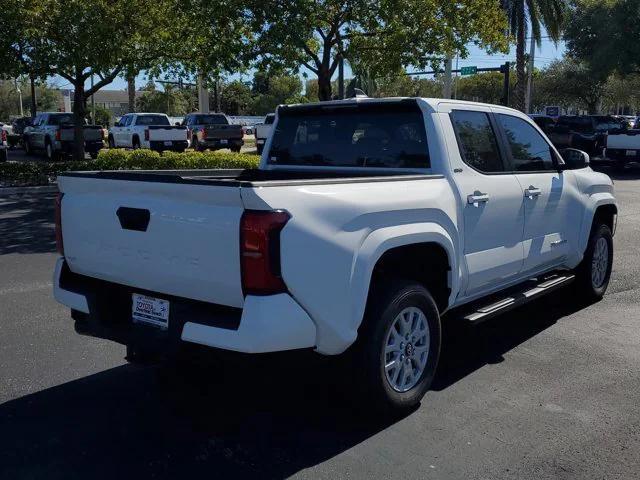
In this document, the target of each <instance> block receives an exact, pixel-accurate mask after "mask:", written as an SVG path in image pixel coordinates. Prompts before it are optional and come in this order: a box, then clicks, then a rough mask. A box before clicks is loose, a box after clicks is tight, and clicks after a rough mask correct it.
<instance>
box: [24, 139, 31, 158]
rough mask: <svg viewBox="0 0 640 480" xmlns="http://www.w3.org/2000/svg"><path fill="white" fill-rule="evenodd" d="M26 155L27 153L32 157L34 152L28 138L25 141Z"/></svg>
mask: <svg viewBox="0 0 640 480" xmlns="http://www.w3.org/2000/svg"><path fill="white" fill-rule="evenodd" d="M23 143H24V153H26V154H27V155H31V153H32V151H31V143H30V142H29V139H28V138H25V139H24V142H23Z"/></svg>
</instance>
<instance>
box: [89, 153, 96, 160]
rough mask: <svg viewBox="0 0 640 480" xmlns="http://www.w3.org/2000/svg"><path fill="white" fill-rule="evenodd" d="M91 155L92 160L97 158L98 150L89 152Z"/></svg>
mask: <svg viewBox="0 0 640 480" xmlns="http://www.w3.org/2000/svg"><path fill="white" fill-rule="evenodd" d="M89 156H90V157H91V160H95V159H96V158H98V152H89Z"/></svg>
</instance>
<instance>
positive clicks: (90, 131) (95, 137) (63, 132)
mask: <svg viewBox="0 0 640 480" xmlns="http://www.w3.org/2000/svg"><path fill="white" fill-rule="evenodd" d="M83 133H84V140H85V142H96V141H100V140H102V127H99V126H93V125H90V126H85V127H83ZM60 140H62V141H63V142H72V141H73V140H74V129H73V127H61V129H60Z"/></svg>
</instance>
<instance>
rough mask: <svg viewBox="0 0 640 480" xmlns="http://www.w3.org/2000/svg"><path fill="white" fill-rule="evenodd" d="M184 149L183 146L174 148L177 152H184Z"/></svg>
mask: <svg viewBox="0 0 640 480" xmlns="http://www.w3.org/2000/svg"><path fill="white" fill-rule="evenodd" d="M185 150H186V149H185V148H178V149H177V150H176V152H178V153H184V151H185Z"/></svg>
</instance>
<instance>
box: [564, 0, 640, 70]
mask: <svg viewBox="0 0 640 480" xmlns="http://www.w3.org/2000/svg"><path fill="white" fill-rule="evenodd" d="M564 38H565V40H566V41H567V49H568V51H569V54H570V55H571V56H573V57H575V58H578V59H580V60H582V61H585V62H587V63H588V64H589V65H590V67H591V69H592V70H593V71H598V72H602V74H603V75H605V76H607V75H609V74H610V73H612V72H614V71H616V72H618V73H620V74H621V75H627V74H629V73H640V45H639V43H638V41H637V39H638V38H640V0H616V1H595V0H576V1H575V3H574V5H573V7H572V9H571V22H569V23H568V25H567V28H566V32H565V34H564Z"/></svg>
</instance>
